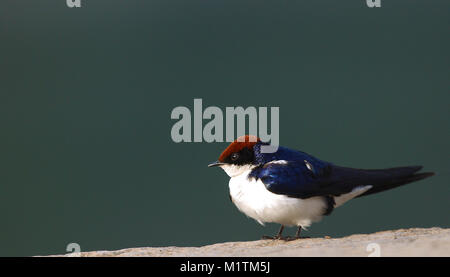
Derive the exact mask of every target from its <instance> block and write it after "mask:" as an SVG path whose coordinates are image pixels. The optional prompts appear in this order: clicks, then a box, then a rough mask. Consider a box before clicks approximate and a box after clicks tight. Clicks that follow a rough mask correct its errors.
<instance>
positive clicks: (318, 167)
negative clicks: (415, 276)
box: [208, 135, 434, 240]
mask: <svg viewBox="0 0 450 277" xmlns="http://www.w3.org/2000/svg"><path fill="white" fill-rule="evenodd" d="M262 145H267V143H264V142H262V141H261V140H260V139H259V138H257V137H255V136H249V135H246V136H243V137H240V138H238V139H236V140H235V141H234V142H232V143H231V144H230V145H229V146H228V147H227V148H226V149H225V150H224V151H223V152H222V154H221V155H220V157H219V159H218V160H217V161H216V162H214V163H212V164H209V165H208V166H209V167H221V168H222V169H223V170H224V171H225V172H226V174H227V175H228V176H229V177H230V181H229V184H228V185H229V193H230V199H231V201H232V202H233V203H234V205H236V207H237V208H238V209H239V211H241V212H242V213H244V214H245V215H247V216H248V217H250V218H253V219H255V220H256V221H257V222H259V223H260V224H262V225H264V223H278V224H280V225H281V227H280V230H279V232H278V233H277V235H275V236H263V238H265V239H285V240H290V239H298V238H300V233H301V231H302V229H306V228H308V227H309V226H310V225H311V224H312V223H314V222H318V221H320V220H321V219H322V218H323V216H326V215H330V214H331V213H332V212H333V210H334V209H335V208H337V207H339V206H341V205H342V204H344V203H346V202H347V201H349V200H351V199H353V198H358V197H363V196H367V195H371V194H374V193H379V192H382V191H385V190H389V189H393V188H396V187H399V186H403V185H406V184H409V183H411V182H415V181H418V180H422V179H424V178H427V177H430V176H432V175H434V173H433V172H424V173H418V171H419V170H421V169H422V166H404V167H395V168H388V169H355V168H349V167H342V166H338V165H334V164H332V163H330V162H326V161H323V160H320V159H318V158H315V157H313V156H312V155H309V154H307V153H305V152H301V151H297V150H293V149H289V148H287V147H282V146H280V147H278V150H277V151H276V152H274V153H262V152H263V151H261V146H262ZM285 226H296V227H297V228H298V229H297V233H296V235H295V237H293V238H291V237H283V236H282V232H283V230H284V227H285Z"/></svg>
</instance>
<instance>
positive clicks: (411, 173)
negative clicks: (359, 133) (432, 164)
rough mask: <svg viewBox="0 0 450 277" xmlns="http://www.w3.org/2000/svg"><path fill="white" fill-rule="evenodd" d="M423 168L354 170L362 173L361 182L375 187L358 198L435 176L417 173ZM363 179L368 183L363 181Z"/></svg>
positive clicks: (431, 173) (432, 173)
mask: <svg viewBox="0 0 450 277" xmlns="http://www.w3.org/2000/svg"><path fill="white" fill-rule="evenodd" d="M421 169H422V166H406V167H395V168H389V169H371V170H370V169H369V170H367V169H353V170H357V171H359V173H360V175H359V176H360V178H361V179H360V181H361V182H362V183H365V182H368V183H367V185H372V186H373V187H372V188H371V189H370V190H368V191H366V192H365V193H363V194H361V195H359V196H358V197H362V196H366V195H370V194H373V193H378V192H381V191H385V190H388V189H393V188H396V187H400V186H403V185H406V184H409V183H411V182H415V181H419V180H422V179H425V178H427V177H430V176H433V175H434V172H424V173H417V171H419V170H421ZM363 179H365V180H367V181H363Z"/></svg>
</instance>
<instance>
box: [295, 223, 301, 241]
mask: <svg viewBox="0 0 450 277" xmlns="http://www.w3.org/2000/svg"><path fill="white" fill-rule="evenodd" d="M301 232H302V226H298V229H297V233H295V237H296V238H298V239H299V238H300V233H301Z"/></svg>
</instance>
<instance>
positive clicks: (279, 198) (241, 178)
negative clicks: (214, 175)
mask: <svg viewBox="0 0 450 277" xmlns="http://www.w3.org/2000/svg"><path fill="white" fill-rule="evenodd" d="M223 169H224V170H225V172H227V173H228V175H230V177H231V179H230V182H229V187H230V196H231V199H232V201H233V203H234V204H235V205H236V206H237V208H238V209H239V210H240V211H241V212H243V213H244V214H246V215H247V216H249V217H251V218H253V219H255V220H257V221H258V222H259V223H260V224H264V223H265V222H273V223H279V224H283V225H286V226H293V225H295V226H302V227H308V226H310V225H311V223H312V222H316V221H319V220H320V219H321V218H322V215H323V214H324V212H325V210H326V209H327V204H326V202H325V200H324V198H323V197H311V198H308V199H299V198H293V197H288V196H285V195H280V194H274V193H272V192H270V191H268V190H267V189H266V187H265V185H264V184H263V183H262V182H261V180H255V179H253V178H252V179H251V180H249V179H248V178H247V176H248V174H249V173H250V171H251V167H247V168H239V170H237V168H227V166H223ZM230 173H231V174H230Z"/></svg>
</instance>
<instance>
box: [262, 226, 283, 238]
mask: <svg viewBox="0 0 450 277" xmlns="http://www.w3.org/2000/svg"><path fill="white" fill-rule="evenodd" d="M283 230H284V225H281V227H280V230H279V231H278V234H277V235H276V236H274V237H271V236H263V237H262V239H283V237H282V236H281V234H282V233H283Z"/></svg>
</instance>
